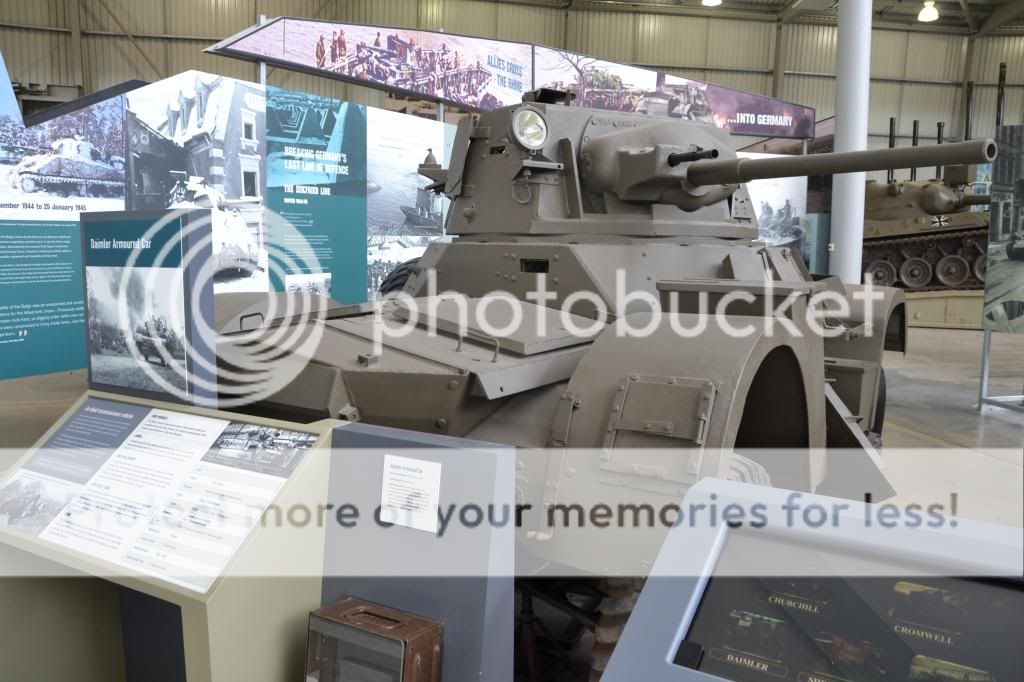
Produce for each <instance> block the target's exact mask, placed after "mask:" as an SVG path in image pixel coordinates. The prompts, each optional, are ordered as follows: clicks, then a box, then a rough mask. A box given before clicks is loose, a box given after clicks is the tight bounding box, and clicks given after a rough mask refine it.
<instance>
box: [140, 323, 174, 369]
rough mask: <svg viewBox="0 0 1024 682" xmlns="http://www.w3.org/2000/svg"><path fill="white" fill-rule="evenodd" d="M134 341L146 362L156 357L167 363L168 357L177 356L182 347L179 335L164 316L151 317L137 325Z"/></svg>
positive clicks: (162, 362) (162, 363)
mask: <svg viewBox="0 0 1024 682" xmlns="http://www.w3.org/2000/svg"><path fill="white" fill-rule="evenodd" d="M132 341H133V342H134V343H135V348H136V349H138V351H139V355H141V356H142V357H143V359H144V360H145V361H146V362H149V359H150V357H153V358H156V359H157V360H158V361H159V362H160V364H161V365H165V366H166V365H167V358H168V357H174V356H177V355H178V354H179V353H180V350H181V347H180V342H179V341H178V337H177V335H176V334H175V333H174V332H173V331H171V329H170V328H169V327H168V326H167V321H166V320H164V318H162V317H151V318H149V319H148V320H146V321H145V322H140V323H139V324H138V326H136V327H135V333H134V334H133V335H132Z"/></svg>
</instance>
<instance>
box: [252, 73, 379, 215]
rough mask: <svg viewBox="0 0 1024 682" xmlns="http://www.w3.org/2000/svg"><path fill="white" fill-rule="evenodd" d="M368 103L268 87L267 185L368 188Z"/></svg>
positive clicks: (338, 190) (354, 192)
mask: <svg viewBox="0 0 1024 682" xmlns="http://www.w3.org/2000/svg"><path fill="white" fill-rule="evenodd" d="M365 130H366V107H363V106H361V105H358V104H352V103H351V102H342V101H341V100H337V99H331V98H327V97H319V96H317V95H311V94H309V93H305V92H295V91H292V90H284V89H281V88H274V87H271V88H269V89H268V91H267V166H268V168H269V171H268V173H269V175H268V185H269V186H271V187H286V188H287V187H300V186H309V187H314V186H315V187H328V188H329V189H330V196H340V195H346V196H361V195H362V194H364V193H365V192H366V191H367V189H366V186H365V177H364V176H363V172H362V170H363V169H364V168H365V167H366V142H365Z"/></svg>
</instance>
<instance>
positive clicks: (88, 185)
mask: <svg viewBox="0 0 1024 682" xmlns="http://www.w3.org/2000/svg"><path fill="white" fill-rule="evenodd" d="M50 148H51V149H52V151H51V152H48V153H46V154H34V155H32V156H26V157H25V158H23V159H22V160H21V162H20V163H18V165H16V166H15V167H14V168H13V169H12V170H11V172H10V175H9V177H10V181H11V186H13V187H14V188H15V189H20V190H21V191H23V192H38V191H45V192H53V193H56V194H63V195H65V196H71V195H76V196H81V197H86V196H89V197H101V196H121V195H123V194H124V159H123V158H121V157H116V156H115V157H111V158H104V156H103V154H102V153H101V152H100V150H99V149H97V148H96V146H95V145H93V144H92V143H91V142H88V141H86V140H80V139H77V138H73V137H66V138H63V139H60V140H56V141H55V142H54V143H53V144H52V145H50Z"/></svg>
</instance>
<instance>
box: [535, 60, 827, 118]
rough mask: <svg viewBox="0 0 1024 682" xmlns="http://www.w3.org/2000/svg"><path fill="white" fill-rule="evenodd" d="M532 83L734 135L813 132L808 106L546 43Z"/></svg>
mask: <svg viewBox="0 0 1024 682" xmlns="http://www.w3.org/2000/svg"><path fill="white" fill-rule="evenodd" d="M534 86H535V87H537V88H553V89H556V90H565V91H568V92H571V93H572V94H573V95H574V96H575V98H574V101H573V103H574V104H579V105H581V106H585V107H591V108H594V109H608V110H611V111H629V112H635V113H639V114H646V115H648V116H665V117H668V118H678V119H686V120H689V121H699V122H701V123H708V124H711V125H714V126H716V127H718V128H722V129H724V130H728V131H729V132H731V133H735V134H737V135H770V136H772V137H801V138H802V137H814V115H815V111H814V109H812V108H811V107H804V106H801V105H799V104H792V103H791V102H784V101H782V100H778V99H772V98H771V97H764V96H763V95H757V94H754V93H752V92H744V91H742V90H733V89H731V88H724V87H722V86H720V85H713V84H711V83H705V82H703V81H698V80H691V79H689V78H683V77H681V76H674V75H672V74H668V73H663V72H660V71H651V70H650V69H642V68H640V67H637V66H629V65H627V64H618V63H616V62H608V61H605V60H603V59H597V58H595V57H589V56H587V55H584V54H579V53H576V52H567V51H566V50H556V49H553V48H550V47H540V46H537V47H535V48H534Z"/></svg>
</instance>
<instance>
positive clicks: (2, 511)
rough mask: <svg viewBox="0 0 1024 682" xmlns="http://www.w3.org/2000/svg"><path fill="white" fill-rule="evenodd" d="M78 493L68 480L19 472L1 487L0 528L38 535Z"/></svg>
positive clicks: (77, 487) (77, 488) (77, 489)
mask: <svg viewBox="0 0 1024 682" xmlns="http://www.w3.org/2000/svg"><path fill="white" fill-rule="evenodd" d="M79 491H80V486H77V485H73V484H70V483H68V482H66V481H61V480H58V479H55V478H50V477H49V476H43V475H40V474H36V473H32V472H27V471H19V472H17V473H15V474H14V475H13V476H11V479H10V480H9V481H8V482H7V484H6V485H4V487H3V488H0V526H6V527H7V528H12V529H14V530H17V531H21V532H22V533H25V534H27V535H32V536H36V535H39V534H40V533H42V532H43V530H44V529H45V528H46V527H47V526H48V525H50V522H51V521H53V520H54V519H55V518H57V515H58V514H59V513H60V512H61V510H62V509H64V507H66V506H67V504H68V502H70V501H71V499H72V498H73V497H75V495H77V494H78V493H79Z"/></svg>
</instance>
